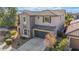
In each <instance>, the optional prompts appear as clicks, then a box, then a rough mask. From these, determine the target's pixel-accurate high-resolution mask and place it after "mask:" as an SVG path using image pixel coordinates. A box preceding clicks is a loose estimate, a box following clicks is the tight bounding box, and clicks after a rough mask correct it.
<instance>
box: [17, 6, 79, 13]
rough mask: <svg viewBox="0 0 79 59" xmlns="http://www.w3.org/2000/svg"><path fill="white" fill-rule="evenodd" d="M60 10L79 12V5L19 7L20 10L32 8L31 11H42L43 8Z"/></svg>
mask: <svg viewBox="0 0 79 59" xmlns="http://www.w3.org/2000/svg"><path fill="white" fill-rule="evenodd" d="M58 9H59V10H60V9H64V10H66V12H72V13H77V12H79V7H19V8H18V10H19V11H21V10H31V11H41V10H58Z"/></svg>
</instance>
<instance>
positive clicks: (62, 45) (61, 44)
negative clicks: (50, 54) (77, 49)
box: [55, 38, 68, 51]
mask: <svg viewBox="0 0 79 59" xmlns="http://www.w3.org/2000/svg"><path fill="white" fill-rule="evenodd" d="M67 45H68V40H67V38H63V39H62V40H61V41H60V42H59V43H58V45H57V46H56V48H55V49H56V50H57V51H64V50H65V48H66V47H67Z"/></svg>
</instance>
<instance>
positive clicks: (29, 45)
mask: <svg viewBox="0 0 79 59" xmlns="http://www.w3.org/2000/svg"><path fill="white" fill-rule="evenodd" d="M44 49H45V45H44V39H40V38H32V39H30V40H29V41H28V42H26V43H25V44H23V45H22V46H21V47H20V48H18V49H17V50H18V51H43V50H44Z"/></svg>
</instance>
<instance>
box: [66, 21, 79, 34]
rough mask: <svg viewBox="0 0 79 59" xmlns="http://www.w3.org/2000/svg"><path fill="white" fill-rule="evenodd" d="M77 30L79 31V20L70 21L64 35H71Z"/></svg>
mask: <svg viewBox="0 0 79 59" xmlns="http://www.w3.org/2000/svg"><path fill="white" fill-rule="evenodd" d="M77 29H79V20H75V21H72V22H71V23H70V25H69V26H68V28H67V31H66V34H68V33H71V32H73V31H75V30H77Z"/></svg>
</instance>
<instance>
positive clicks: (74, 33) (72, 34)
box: [68, 29, 79, 36]
mask: <svg viewBox="0 0 79 59" xmlns="http://www.w3.org/2000/svg"><path fill="white" fill-rule="evenodd" d="M68 35H71V36H79V29H78V30H75V31H73V32H71V33H69V34H68Z"/></svg>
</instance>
